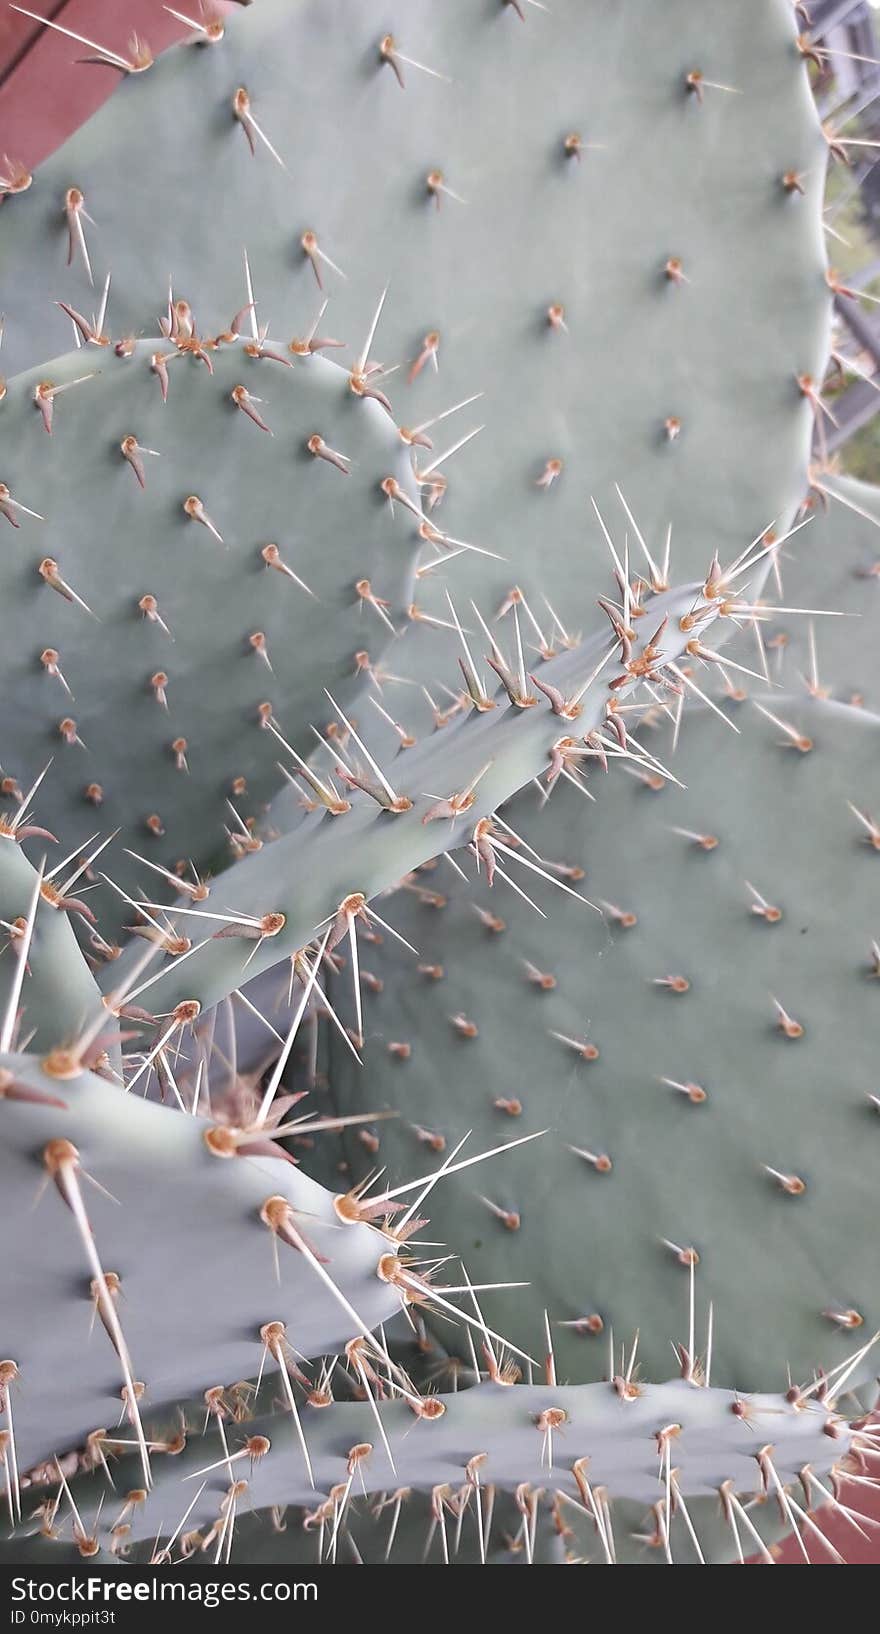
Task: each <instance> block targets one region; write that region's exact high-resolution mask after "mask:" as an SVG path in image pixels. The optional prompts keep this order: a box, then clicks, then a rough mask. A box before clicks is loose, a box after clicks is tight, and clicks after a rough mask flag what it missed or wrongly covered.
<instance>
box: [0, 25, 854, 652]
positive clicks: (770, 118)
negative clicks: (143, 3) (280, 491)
mask: <svg viewBox="0 0 880 1634" xmlns="http://www.w3.org/2000/svg"><path fill="white" fill-rule="evenodd" d="M517 9H519V10H520V11H521V12H522V17H519V16H517ZM795 34H796V25H795V20H794V17H793V14H792V7H791V5H790V3H789V0H770V3H767V0H739V3H738V4H737V5H735V6H731V5H729V4H727V3H726V0H711V3H706V4H702V5H700V6H694V5H693V4H692V3H691V0H675V3H672V0H667V3H666V4H664V5H663V6H662V7H658V6H657V5H655V4H654V3H653V0H626V3H625V4H615V5H614V6H613V7H609V6H608V5H607V4H606V3H605V0H588V3H587V0H556V3H555V4H554V5H552V6H551V7H548V8H546V9H544V8H543V7H540V6H537V5H532V4H530V3H524V4H523V5H522V6H520V7H519V8H517V7H514V6H513V5H511V4H506V3H504V0H482V3H480V4H473V3H472V0H445V3H444V4H443V5H442V6H438V5H437V4H436V3H434V0H408V3H407V4H401V3H398V4H397V5H396V6H395V5H391V6H389V5H388V4H387V3H386V0H332V3H328V0H300V3H298V4H296V5H291V4H290V3H289V0H263V3H261V4H260V5H259V6H255V7H253V8H252V9H250V10H249V11H248V12H247V13H245V14H243V15H234V16H232V17H230V18H228V19H227V20H226V25H225V34H224V37H223V38H222V40H221V41H220V42H219V43H218V44H216V45H214V46H208V45H204V44H203V45H202V46H199V45H195V46H194V45H182V46H180V47H177V48H175V49H173V50H171V51H170V52H168V53H167V55H165V56H164V57H163V58H162V59H161V60H160V61H158V62H157V63H156V64H155V66H154V67H152V68H151V69H150V70H149V72H147V73H144V74H139V75H134V76H132V77H131V78H129V79H128V80H127V81H126V82H124V83H123V84H121V85H120V87H119V89H118V90H117V92H116V93H115V95H114V96H113V97H112V98H111V100H110V101H109V103H107V104H106V106H105V107H104V108H102V109H101V110H100V111H99V112H98V113H97V114H96V115H95V117H94V118H92V119H91V120H90V121H89V122H88V124H86V125H85V126H84V127H83V128H82V129H81V130H80V131H79V132H78V133H77V134H76V135H75V136H74V137H73V138H72V139H71V140H70V141H69V142H68V143H66V144H65V146H64V147H63V148H62V149H61V150H60V151H59V152H58V153H57V154H55V155H54V157H53V158H52V159H50V160H49V162H48V163H47V164H46V165H44V166H43V167H42V168H41V169H40V170H39V172H38V174H37V175H36V176H35V177H34V180H33V185H32V186H31V187H30V188H29V189H28V190H27V191H25V192H22V193H21V194H20V195H19V196H17V197H15V198H13V199H11V200H10V201H9V203H8V204H7V206H6V208H4V210H3V217H2V222H0V256H2V266H3V273H4V277H3V283H4V289H5V290H6V291H8V295H6V296H5V297H4V299H5V301H6V306H7V338H6V348H7V353H8V357H7V368H10V369H12V368H20V367H30V366H32V365H33V364H34V363H35V362H36V361H37V358H38V357H39V356H40V355H44V352H45V349H46V345H47V342H46V337H47V335H51V334H52V332H53V331H52V324H53V323H54V334H55V337H56V338H55V340H54V342H50V343H49V344H50V345H54V346H55V347H56V348H60V346H61V345H62V344H63V339H64V337H65V336H66V334H67V330H66V320H65V319H64V317H63V314H62V313H60V312H56V309H55V308H54V307H53V304H52V303H53V302H54V301H56V300H59V299H63V300H67V301H68V302H70V303H72V304H73V306H74V307H76V308H78V309H79V310H81V311H83V312H85V313H89V312H91V310H92V309H93V308H94V306H95V305H96V300H97V293H98V292H99V291H100V286H101V284H102V281H103V278H104V275H105V273H107V272H112V274H113V286H112V291H111V298H110V309H109V320H108V321H109V324H110V325H111V326H112V332H113V334H114V336H118V335H120V334H126V333H128V332H131V333H135V334H140V333H143V332H144V331H145V330H146V331H147V332H150V330H151V328H152V326H153V325H154V324H155V320H156V315H157V314H158V313H159V312H161V311H162V310H163V309H164V305H165V300H166V292H167V285H168V277H169V272H171V274H172V277H173V283H174V288H175V291H176V292H177V293H179V294H181V295H184V296H186V297H187V298H188V299H189V300H190V301H192V303H193V305H194V307H195V308H196V310H197V311H198V313H199V315H200V316H201V317H202V318H203V321H204V322H205V323H209V324H217V323H220V322H226V321H227V320H228V317H229V315H230V314H231V313H232V312H233V311H235V310H236V309H237V308H239V307H241V306H242V305H243V304H244V301H245V299H246V298H247V297H246V293H245V286H244V281H243V274H242V267H241V252H240V247H241V245H242V244H245V245H246V246H247V248H248V251H249V254H250V259H251V265H252V268H253V275H254V287H255V292H256V298H257V303H258V304H257V312H258V316H259V321H260V323H261V324H268V325H270V338H271V337H275V338H276V339H277V340H283V342H286V340H287V338H288V336H289V335H290V334H292V333H296V334H299V335H303V334H305V333H306V332H307V331H308V329H309V327H310V325H311V324H312V322H313V320H314V317H315V314H316V313H317V311H318V309H319V305H320V303H322V302H323V300H324V299H325V298H327V297H329V299H330V307H329V311H328V313H327V316H326V318H325V319H323V320H322V324H321V327H322V331H323V332H324V333H328V332H329V334H330V335H331V336H333V337H337V338H341V339H343V340H345V341H347V342H348V344H349V346H350V348H351V352H352V354H355V353H356V352H357V350H358V348H359V347H360V344H361V341H362V339H363V337H364V336H365V335H366V333H367V329H368V324H369V318H370V312H371V310H372V304H373V303H374V302H375V299H376V296H377V294H378V292H379V290H380V289H381V288H383V287H384V286H385V285H386V284H388V283H390V292H389V296H388V301H387V303H386V307H385V310H384V312H383V315H382V321H381V325H380V328H379V331H378V334H377V337H376V342H375V353H376V355H377V356H379V357H381V358H382V360H383V361H384V362H385V363H386V364H388V365H389V366H392V367H395V368H397V369H398V370H399V372H398V373H397V374H396V375H395V376H394V378H393V380H392V388H393V392H394V400H395V404H396V407H397V411H398V413H399V415H400V417H401V418H402V420H403V421H404V422H405V423H407V424H410V425H415V424H420V423H421V422H423V421H425V420H428V419H430V418H432V417H433V416H434V415H435V414H437V413H438V412H441V411H444V410H446V409H447V408H449V407H451V406H452V405H453V404H456V403H459V402H461V401H462V400H464V399H466V398H469V397H471V396H472V394H473V393H475V392H484V393H485V394H486V395H485V400H484V402H483V403H481V404H480V405H479V406H478V407H475V408H474V409H473V410H471V416H472V417H471V418H469V419H465V420H462V419H461V417H459V416H457V417H456V418H455V419H454V420H452V421H449V422H447V423H446V424H444V425H443V426H442V427H438V428H436V430H434V431H432V432H431V436H432V438H433V439H434V443H435V451H434V455H432V456H430V457H429V456H428V455H426V454H423V453H421V452H420V451H418V452H419V463H420V464H421V465H422V466H425V465H426V464H427V463H430V461H432V460H433V459H434V458H436V456H437V454H438V453H440V452H442V451H443V450H444V449H446V448H447V447H449V446H450V445H451V443H452V442H455V441H457V440H458V437H459V436H460V435H463V434H466V433H467V432H468V431H470V430H471V429H472V427H474V426H476V424H477V423H478V422H480V421H484V422H485V424H486V428H487V429H486V431H485V432H484V433H483V435H482V436H481V437H479V438H478V439H476V440H475V441H474V442H473V443H472V444H471V445H470V446H469V447H468V448H467V449H466V450H464V451H463V452H462V453H461V454H460V455H459V456H457V457H456V458H455V460H453V461H451V462H449V464H448V469H447V465H446V464H445V463H444V462H442V461H441V465H440V469H441V470H442V471H444V472H445V473H446V474H447V475H448V477H449V480H450V483H451V485H452V490H453V497H452V503H451V504H450V506H449V508H448V511H447V510H446V509H444V511H443V513H442V515H443V523H444V526H445V527H446V528H447V529H448V531H449V532H450V533H453V534H462V535H463V536H464V537H466V538H468V539H473V540H476V541H477V542H478V543H480V544H482V545H484V546H491V547H492V548H493V549H495V550H497V551H499V552H501V553H502V554H503V555H504V556H505V557H507V558H508V559H509V562H510V564H511V566H510V569H509V570H508V572H507V574H506V575H505V571H504V569H502V568H501V567H499V568H497V570H496V571H495V574H494V579H493V581H492V592H493V594H496V593H497V595H498V597H499V599H500V596H501V594H502V593H503V592H504V591H505V590H506V589H507V588H508V586H509V583H510V582H511V579H512V580H514V581H519V582H520V583H521V584H522V585H523V587H524V588H525V589H526V590H527V591H528V593H529V594H530V595H532V596H533V598H534V600H535V602H536V605H537V606H538V607H540V609H541V617H542V618H546V617H547V616H548V615H547V614H546V612H545V611H544V609H543V604H542V603H540V601H539V599H538V597H539V593H540V592H543V593H544V594H545V595H546V596H548V597H549V599H550V601H551V603H553V604H554V606H556V607H557V608H558V609H559V611H560V612H562V609H563V608H564V609H565V612H564V614H563V615H562V616H564V617H566V619H567V620H570V624H571V627H572V628H573V629H577V628H578V626H579V623H580V622H581V621H583V620H584V619H586V618H587V617H588V616H589V617H594V614H593V611H592V600H591V597H590V588H591V585H590V579H591V575H590V573H589V572H588V571H584V572H583V573H581V572H579V571H578V570H577V569H576V568H575V567H574V566H573V562H572V554H571V547H572V546H573V545H574V544H575V542H577V541H579V540H580V539H581V537H582V528H583V518H584V514H585V510H584V508H585V505H586V503H587V501H588V498H589V495H590V494H591V492H595V493H596V495H597V497H598V499H599V500H600V502H601V503H603V504H605V503H606V502H609V501H610V499H611V498H612V487H613V483H614V482H615V481H619V482H621V483H622V484H623V486H624V488H625V490H626V493H627V498H628V499H629V502H630V504H631V505H632V507H633V510H634V514H635V515H636V516H637V517H638V518H639V520H640V524H641V526H642V527H643V528H644V529H645V531H646V534H647V535H648V537H649V539H651V541H652V545H653V546H654V547H657V546H659V544H660V543H661V542H662V535H663V533H664V532H665V529H666V526H667V524H668V523H671V524H672V525H673V533H674V537H675V539H676V541H677V545H678V548H679V560H680V563H681V565H682V572H683V573H685V574H687V573H691V572H695V571H697V570H698V569H699V568H700V567H701V566H702V562H703V557H704V553H705V542H706V539H707V538H709V537H711V538H712V539H713V541H714V542H717V544H718V546H719V549H720V550H721V551H722V553H724V552H725V551H728V550H729V548H730V547H731V546H732V545H733V543H734V542H735V541H738V540H739V539H740V538H741V533H742V530H743V529H744V528H748V529H749V531H750V532H751V533H753V534H754V533H757V532H758V531H759V530H760V529H761V528H764V527H767V526H769V525H770V523H771V522H772V521H773V520H774V519H778V518H781V517H782V516H783V515H784V514H785V513H786V512H787V511H788V509H789V508H790V507H792V505H793V504H795V503H796V501H797V499H798V497H799V493H800V488H801V484H802V481H803V475H804V465H805V460H806V454H807V434H808V429H809V426H810V423H811V412H812V411H811V406H810V404H809V402H808V401H807V400H806V398H804V397H803V396H802V395H801V393H800V391H799V388H798V385H797V377H798V376H810V377H814V378H815V379H821V377H822V373H823V367H824V356H825V350H826V347H827V338H828V324H829V313H830V299H831V298H830V293H829V291H828V289H827V287H826V285H825V281H824V267H825V259H824V248H823V240H822V230H821V205H822V193H823V182H824V170H825V156H826V151H827V147H826V142H825V139H824V138H823V136H822V133H821V131H820V129H819V123H818V120H817V117H816V113H815V109H814V106H813V102H812V98H811V95H810V88H809V84H808V78H807V73H806V69H805V65H804V62H803V60H802V57H801V55H800V53H799V50H798V47H797V45H796V40H795ZM389 36H390V37H389ZM75 54H76V51H75V48H72V57H73V56H75ZM419 64H421V65H422V66H421V67H420V66H418V65H419ZM291 65H295V67H293V69H292V67H291ZM84 71H85V70H82V69H77V68H74V67H73V66H72V67H71V72H72V73H76V72H84ZM291 72H293V73H294V74H295V78H296V95H295V96H292V95H291ZM242 92H244V93H245V95H246V98H247V101H242V99H241V95H240V93H242ZM237 98H238V100H237V101H236V99H237ZM236 110H237V111H236ZM267 144H271V148H272V149H274V150H275V154H273V152H272V151H271V150H270V146H269V145H267ZM251 149H253V151H251ZM183 155H185V160H184V159H183V157H182V156H183ZM275 155H277V157H276V156H275ZM786 178H788V180H786ZM72 187H73V188H76V189H78V190H79V191H80V193H81V194H82V196H83V199H84V208H85V209H86V210H87V212H88V214H89V216H91V217H92V218H93V223H92V222H89V221H88V220H86V221H83V220H82V216H81V214H80V213H79V212H78V211H74V217H75V219H74V232H73V250H72V254H71V261H70V265H66V262H67V257H68V249H69V245H70V232H69V219H68V218H69V216H70V211H69V209H68V208H67V207H66V204H65V201H66V199H67V197H68V191H69V189H71V188H72ZM800 189H803V191H800ZM77 223H81V224H82V226H83V228H84V242H85V245H86V249H87V254H88V257H89V263H90V265H91V270H92V276H93V278H94V281H95V287H94V288H93V286H92V284H91V283H90V281H89V276H88V269H87V265H86V260H85V257H84V255H83V252H82V247H81V245H80V243H79V239H78V233H77ZM309 233H312V234H314V235H315V243H314V245H312V240H311V239H309V238H306V239H305V245H306V248H305V249H304V235H306V234H309ZM309 245H312V253H311V254H309V253H307V248H308V246H309ZM322 257H327V258H329V259H322ZM331 263H335V266H334V265H333V264H331ZM336 269H339V270H336ZM319 281H320V284H321V286H322V287H321V288H319V287H318V285H319ZM365 292H369V294H368V295H367V294H366V293H365ZM435 334H436V335H437V336H438V337H439V344H438V346H437V349H436V352H433V351H432V349H431V345H430V342H428V344H427V345H426V337H431V336H433V335H435ZM420 359H421V367H419V370H418V373H417V375H416V376H415V378H414V379H412V384H408V381H409V380H410V377H411V376H412V372H413V369H414V367H415V366H417V365H418V363H419V360H420ZM434 359H436V362H437V363H438V370H437V373H436V375H435V374H434V370H433V366H432V362H433V360H434ZM450 428H451V429H450ZM554 461H559V462H561V467H562V468H561V473H560V474H559V476H558V480H553V472H554V470H555V467H554V465H553V463H552V462H554ZM548 462H551V463H550V464H549V465H548ZM543 482H547V483H549V485H548V486H543V485H542V483H543ZM537 541H540V542H541V543H540V545H538V544H537V543H536V542H537ZM577 548H578V549H579V548H580V547H579V545H578V546H577ZM461 566H462V578H463V580H466V579H467V578H468V577H469V575H472V576H473V581H474V582H476V577H477V572H478V569H477V565H476V563H475V562H474V561H473V559H471V562H470V564H469V563H468V562H465V563H463V564H461ZM587 566H588V564H587V561H586V558H585V559H584V568H585V570H586V568H587ZM479 571H480V575H481V577H480V582H483V581H484V579H485V574H484V573H483V570H482V569H480V570H479ZM429 593H430V592H429Z"/></svg>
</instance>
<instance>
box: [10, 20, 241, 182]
mask: <svg viewBox="0 0 880 1634" xmlns="http://www.w3.org/2000/svg"><path fill="white" fill-rule="evenodd" d="M23 3H24V4H26V5H27V9H28V10H29V11H35V12H37V13H39V15H40V16H43V17H48V18H51V19H52V20H53V21H54V22H57V23H63V25H64V27H65V28H71V29H74V30H75V31H76V33H77V34H83V35H85V36H86V37H87V38H88V39H90V40H95V41H97V43H98V44H99V45H102V46H108V47H109V48H110V50H111V51H118V52H121V53H122V54H123V55H125V54H126V52H127V48H128V41H129V39H130V37H131V35H132V34H134V33H137V34H139V35H140V36H141V38H142V39H145V40H146V41H147V43H148V44H149V45H150V47H151V48H152V51H153V53H154V55H156V56H158V54H159V52H160V51H163V50H164V49H165V47H166V46H168V45H171V43H172V42H173V41H174V40H178V39H180V38H181V37H182V36H183V35H185V34H186V33H188V32H190V31H189V30H187V29H186V27H185V26H184V25H183V24H181V23H178V22H176V21H175V19H174V18H173V17H170V16H169V14H168V12H167V11H165V10H164V9H163V5H162V0H23ZM172 3H174V9H175V11H181V12H183V13H184V14H185V15H186V16H189V17H195V18H197V17H199V15H200V12H199V0H172ZM213 9H214V10H215V11H228V10H231V9H233V8H232V7H231V6H230V5H223V4H217V5H214V8H213ZM89 55H90V53H89V51H88V49H87V48H86V47H83V46H80V45H78V44H77V42H76V41H75V40H68V39H66V38H65V37H64V35H62V34H57V33H56V32H55V30H54V29H51V28H43V27H42V26H41V25H40V24H39V23H34V22H31V21H30V20H29V18H27V17H22V16H20V15H19V13H18V12H15V11H12V10H11V9H9V8H8V7H7V5H6V3H5V0H2V10H0V156H2V155H3V154H8V155H9V157H10V158H11V159H15V160H21V161H22V163H24V164H25V165H27V166H28V168H29V169H33V167H34V166H35V165H37V164H39V163H40V161H41V160H42V159H45V158H46V157H47V156H48V155H49V154H50V153H52V152H53V151H54V149H55V148H57V147H58V146H59V144H60V143H61V142H63V141H64V139H65V137H66V136H69V135H70V133H71V132H72V131H74V130H76V128H77V126H78V125H81V124H82V123H83V121H84V120H85V119H88V117H89V114H91V113H93V112H94V110H95V109H96V108H98V107H100V105H101V103H102V102H104V101H105V100H106V98H107V97H108V96H109V95H110V93H111V91H112V90H113V89H114V87H115V86H116V85H117V84H118V80H119V76H118V74H117V73H116V71H115V69H112V68H99V67H92V66H86V65H82V66H77V58H78V57H83V56H89Z"/></svg>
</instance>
